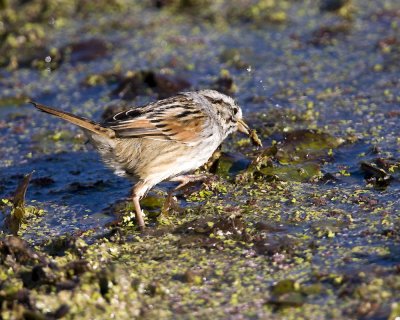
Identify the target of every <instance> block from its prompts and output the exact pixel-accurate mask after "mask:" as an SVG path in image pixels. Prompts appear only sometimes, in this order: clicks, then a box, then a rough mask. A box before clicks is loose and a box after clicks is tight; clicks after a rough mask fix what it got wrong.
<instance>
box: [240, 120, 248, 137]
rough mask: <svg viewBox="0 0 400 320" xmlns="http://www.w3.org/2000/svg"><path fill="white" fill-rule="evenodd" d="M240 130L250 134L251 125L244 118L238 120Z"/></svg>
mask: <svg viewBox="0 0 400 320" xmlns="http://www.w3.org/2000/svg"><path fill="white" fill-rule="evenodd" d="M237 128H238V131H240V132H243V133H244V134H247V135H248V136H249V135H250V128H249V126H248V125H247V124H246V123H245V122H244V121H243V119H239V120H238V122H237Z"/></svg>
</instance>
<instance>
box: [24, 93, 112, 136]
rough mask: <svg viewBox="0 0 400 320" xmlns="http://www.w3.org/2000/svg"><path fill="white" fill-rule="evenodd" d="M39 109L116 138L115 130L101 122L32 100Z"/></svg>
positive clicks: (94, 131)
mask: <svg viewBox="0 0 400 320" xmlns="http://www.w3.org/2000/svg"><path fill="white" fill-rule="evenodd" d="M30 103H32V104H33V105H34V106H35V107H36V108H37V109H39V110H40V111H43V112H46V113H49V114H52V115H53V116H56V117H59V118H61V119H64V120H66V121H68V122H71V123H73V124H75V125H77V126H79V127H81V128H83V129H86V130H89V131H90V132H93V133H95V134H98V135H101V136H104V137H107V138H114V137H115V132H114V130H112V129H110V128H105V127H102V126H101V125H100V124H99V123H97V122H94V121H91V120H88V119H85V118H83V117H79V116H76V115H74V114H72V113H69V112H65V111H61V110H57V109H54V108H50V107H48V106H45V105H43V104H40V103H36V102H33V101H30Z"/></svg>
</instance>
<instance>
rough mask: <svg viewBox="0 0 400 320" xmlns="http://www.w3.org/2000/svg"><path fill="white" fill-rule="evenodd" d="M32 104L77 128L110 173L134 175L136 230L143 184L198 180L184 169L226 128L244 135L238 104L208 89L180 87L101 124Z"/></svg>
mask: <svg viewBox="0 0 400 320" xmlns="http://www.w3.org/2000/svg"><path fill="white" fill-rule="evenodd" d="M32 104H33V105H34V106H35V107H36V108H38V109H39V110H41V111H43V112H46V113H49V114H52V115H55V116H57V117H59V118H62V119H64V120H66V121H69V122H71V123H73V124H75V125H78V126H79V127H81V128H82V129H83V130H84V131H85V133H86V135H87V136H88V138H89V139H90V141H91V143H92V144H93V145H94V147H95V148H96V149H97V150H98V151H99V153H100V154H101V156H102V158H103V160H104V162H105V163H106V164H107V165H108V166H109V167H111V168H112V169H114V171H115V173H117V174H119V175H127V176H129V177H132V178H133V179H134V180H135V186H134V188H133V194H132V198H133V203H134V206H135V213H136V220H137V223H138V225H139V227H140V228H141V229H142V230H143V229H144V227H145V224H144V220H143V216H142V211H141V208H140V203H139V200H140V199H141V198H142V197H143V196H144V195H145V194H146V192H147V191H148V190H149V189H151V188H152V187H153V186H154V185H156V184H158V183H159V182H161V181H164V180H169V181H176V182H180V185H179V186H178V188H180V187H182V186H183V185H185V184H187V183H188V182H190V181H193V180H198V178H199V177H198V176H193V175H186V173H188V172H190V171H192V170H194V169H197V168H198V167H200V166H201V165H203V164H204V163H205V162H206V161H207V160H208V159H209V158H210V157H211V155H212V153H213V152H214V151H215V150H216V149H217V147H218V146H219V145H220V144H221V143H222V141H223V140H224V139H225V138H226V137H227V136H228V135H229V134H230V133H232V132H234V131H236V130H238V131H241V132H243V133H245V134H247V135H250V130H249V127H248V126H247V125H246V124H245V123H244V121H243V119H242V111H241V109H240V107H239V106H237V105H236V103H235V102H234V100H233V99H232V98H230V97H228V96H226V95H224V94H222V93H219V92H217V91H214V90H202V91H197V92H184V93H181V94H179V95H177V96H174V97H171V98H168V99H164V100H160V101H157V102H154V103H150V104H148V105H146V106H143V107H139V108H132V109H129V110H126V111H123V112H120V113H117V114H116V115H114V116H113V117H112V119H111V120H109V121H107V122H105V123H102V124H100V123H96V122H94V121H91V120H88V119H85V118H82V117H79V116H75V115H73V114H71V113H68V112H65V111H61V110H57V109H54V108H50V107H47V106H44V105H42V104H39V103H36V102H32ZM200 178H201V177H200Z"/></svg>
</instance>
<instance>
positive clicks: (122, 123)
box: [104, 96, 210, 145]
mask: <svg viewBox="0 0 400 320" xmlns="http://www.w3.org/2000/svg"><path fill="white" fill-rule="evenodd" d="M209 125H210V118H209V116H208V115H206V114H205V113H204V112H203V111H202V110H201V109H199V107H198V105H196V103H195V102H194V101H193V100H191V99H190V98H187V97H186V96H175V97H174V98H170V99H165V100H161V101H158V102H156V103H153V104H149V105H147V106H144V107H141V108H136V109H130V110H127V111H123V112H120V113H117V114H116V115H114V117H113V118H112V119H111V120H110V121H108V122H106V123H105V124H104V126H105V127H107V128H110V129H112V130H114V131H115V134H116V137H120V138H147V139H153V140H161V141H175V142H180V143H184V144H188V145H190V144H195V143H197V142H198V141H200V140H202V139H203V138H204V134H205V133H204V129H205V128H206V127H207V126H209Z"/></svg>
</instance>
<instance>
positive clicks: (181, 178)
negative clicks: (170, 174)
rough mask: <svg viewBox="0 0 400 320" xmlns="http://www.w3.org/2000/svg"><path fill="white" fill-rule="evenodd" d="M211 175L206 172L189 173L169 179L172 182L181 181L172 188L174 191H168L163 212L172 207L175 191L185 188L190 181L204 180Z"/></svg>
mask: <svg viewBox="0 0 400 320" xmlns="http://www.w3.org/2000/svg"><path fill="white" fill-rule="evenodd" d="M208 177H209V176H208V175H206V174H200V175H198V174H197V175H196V174H187V175H181V176H177V177H174V178H172V179H170V180H169V181H171V182H180V183H179V185H178V186H177V187H175V188H174V189H172V191H169V192H168V195H167V199H166V200H165V202H164V205H163V208H162V212H167V211H168V210H169V208H170V207H171V202H172V195H173V193H174V192H176V191H178V190H181V189H183V188H184V187H185V186H186V185H187V184H188V183H190V182H197V181H204V180H205V179H207V178H208Z"/></svg>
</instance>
